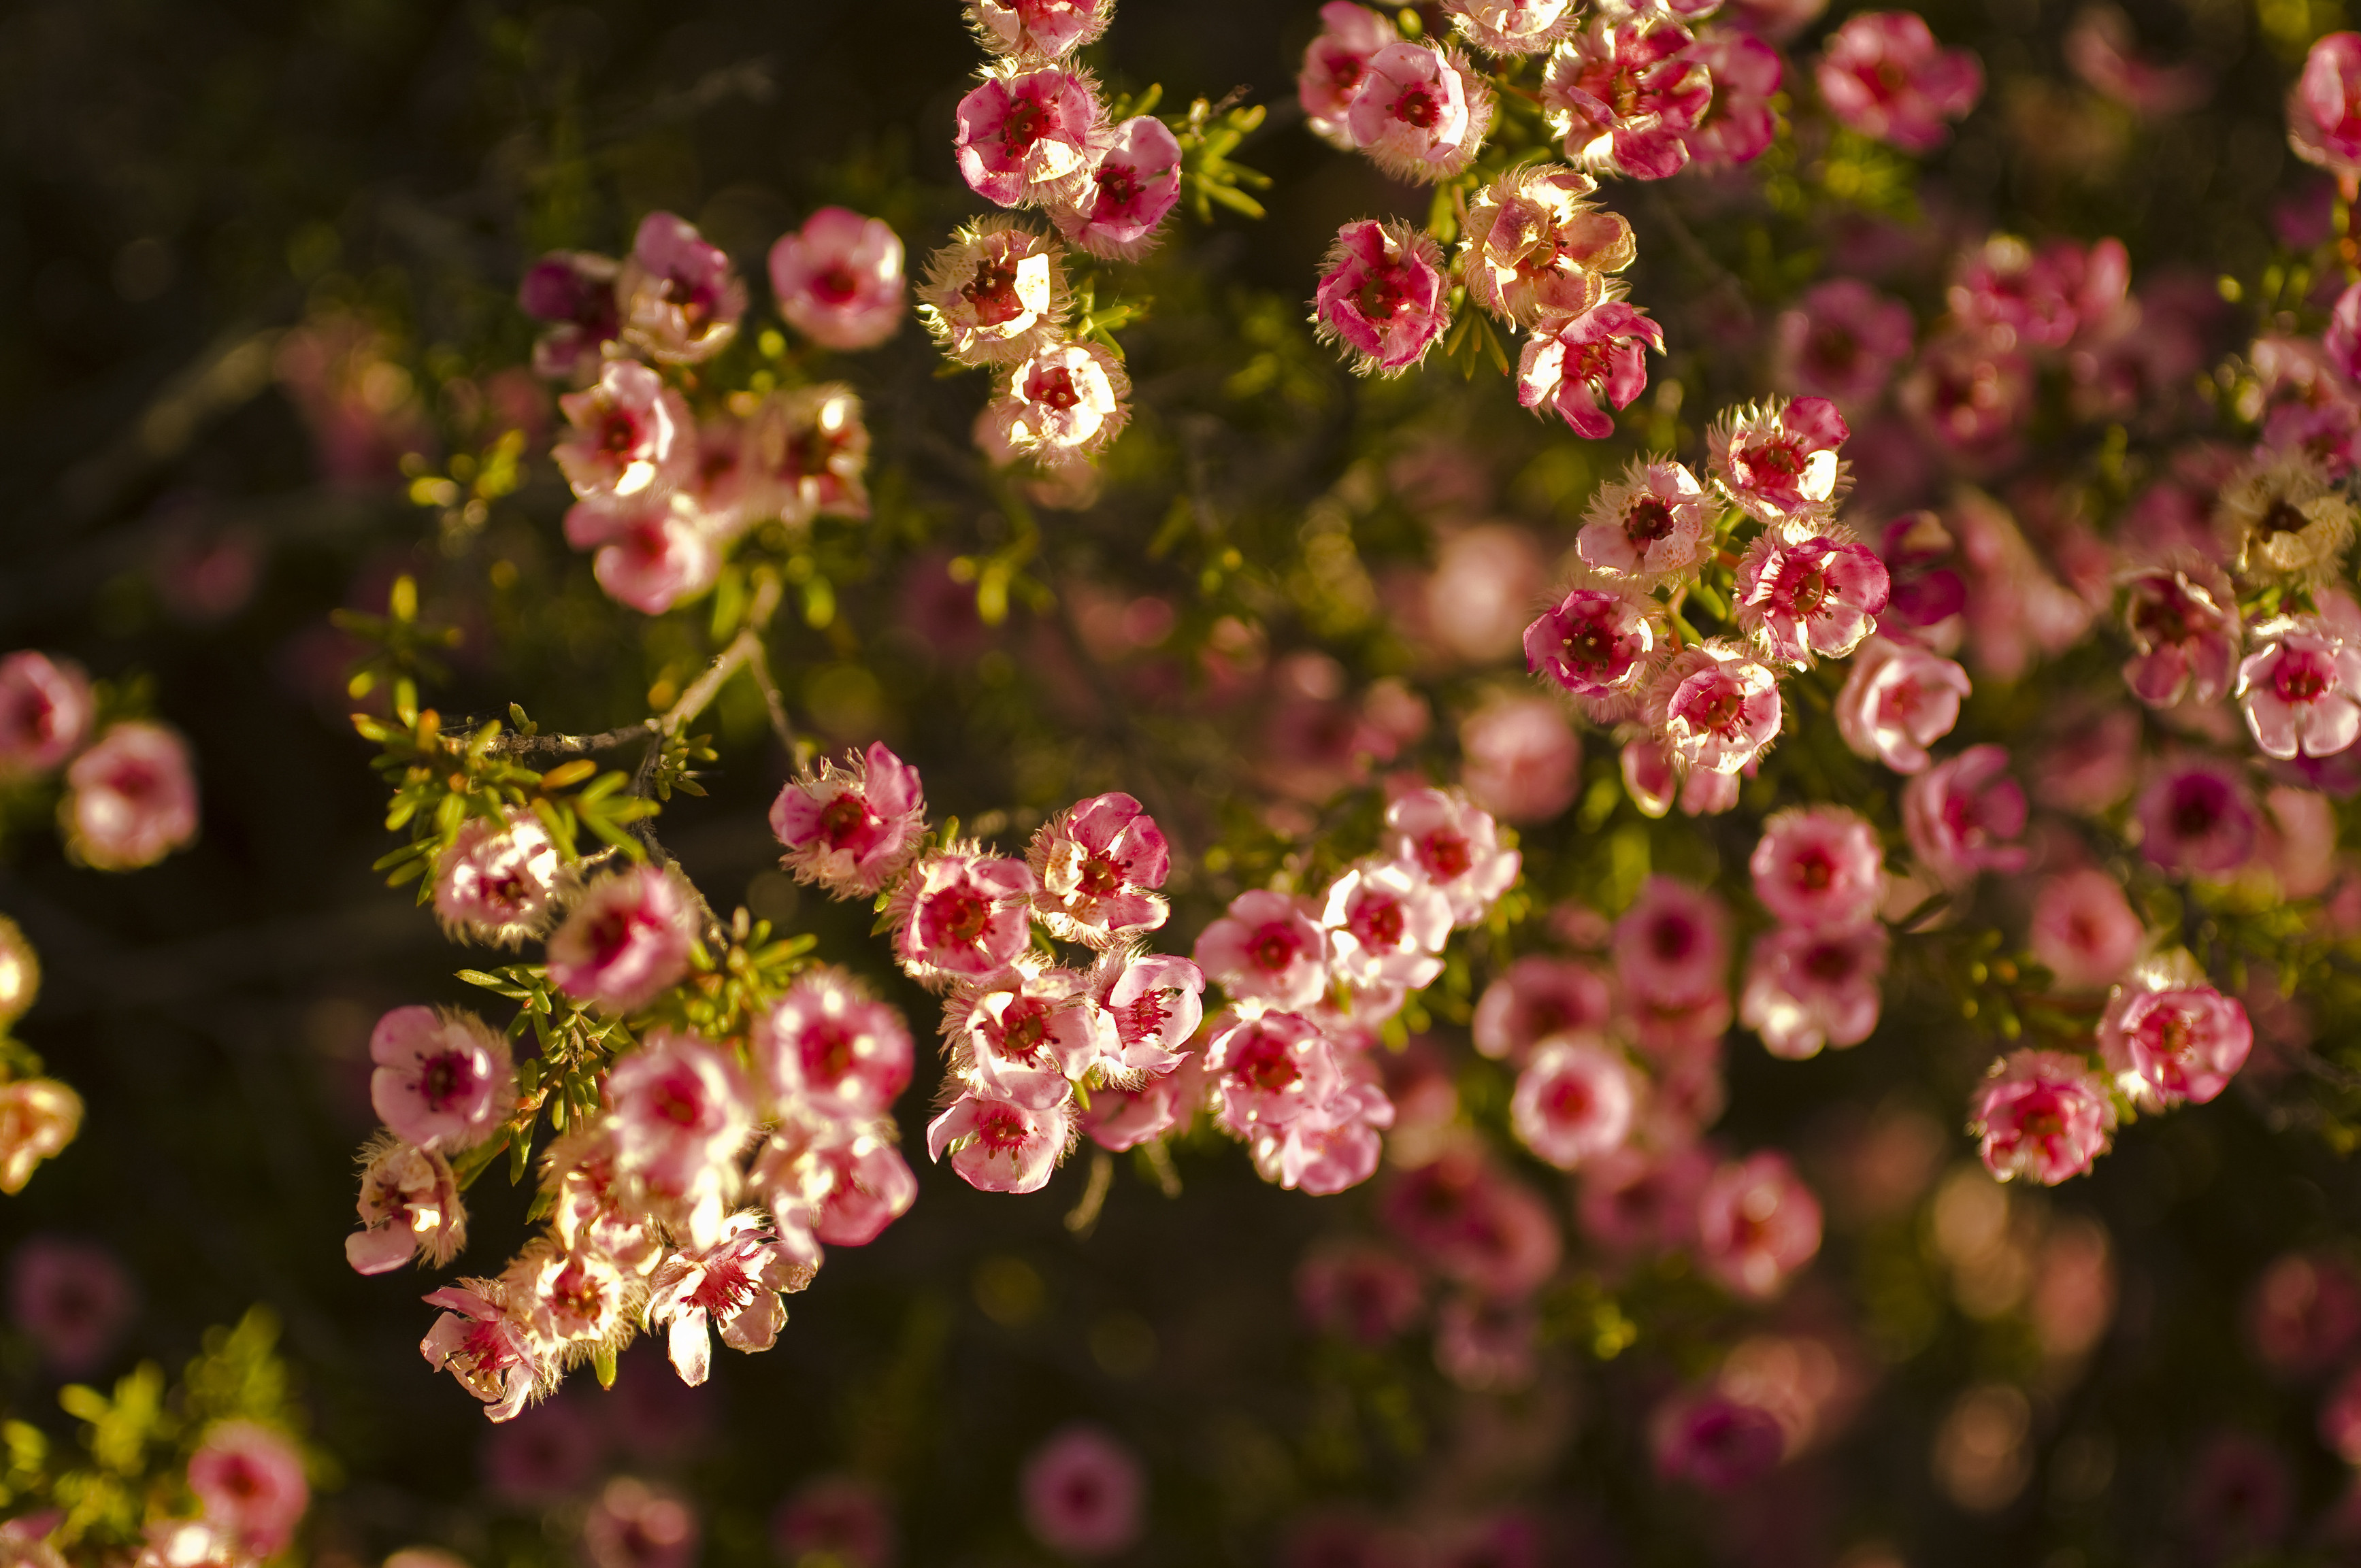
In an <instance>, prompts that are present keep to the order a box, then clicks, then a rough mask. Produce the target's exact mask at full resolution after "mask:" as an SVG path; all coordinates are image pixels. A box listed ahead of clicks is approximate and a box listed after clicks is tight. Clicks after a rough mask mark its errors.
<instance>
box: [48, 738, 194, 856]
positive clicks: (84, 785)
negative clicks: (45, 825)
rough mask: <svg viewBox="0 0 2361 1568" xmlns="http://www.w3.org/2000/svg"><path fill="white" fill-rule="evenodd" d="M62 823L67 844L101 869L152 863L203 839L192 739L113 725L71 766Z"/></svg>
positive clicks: (60, 807)
mask: <svg viewBox="0 0 2361 1568" xmlns="http://www.w3.org/2000/svg"><path fill="white" fill-rule="evenodd" d="M58 825H59V827H60V829H61V830H62V831H63V832H64V834H65V839H66V849H67V850H68V852H69V853H71V855H72V856H73V857H74V858H75V859H77V860H79V861H82V863H83V864H84V865H87V866H93V867H95V868H96V869H98V870H100V871H106V872H124V871H137V870H138V869H139V868H140V867H142V866H152V865H154V864H155V863H156V862H157V861H160V860H162V859H163V858H164V857H165V856H167V855H169V854H170V853H171V852H172V851H173V850H178V849H181V848H182V847H183V846H185V845H187V844H188V843H190V842H191V841H192V839H195V838H196V836H197V781H196V775H195V770H194V768H193V767H192V764H191V762H190V760H189V745H188V742H187V741H185V740H182V739H181V736H180V732H179V731H177V730H174V729H168V728H166V727H165V726H163V725H161V724H150V723H148V722H145V721H144V720H132V721H129V722H126V723H122V724H114V725H110V726H108V727H107V729H106V732H105V733H104V735H101V736H100V737H99V738H98V743H97V744H96V745H94V746H93V747H91V749H90V750H89V751H84V752H83V753H82V755H81V756H79V757H76V758H75V759H74V760H73V764H72V765H71V767H69V768H67V769H66V794H65V798H64V799H62V800H60V802H59V803H58Z"/></svg>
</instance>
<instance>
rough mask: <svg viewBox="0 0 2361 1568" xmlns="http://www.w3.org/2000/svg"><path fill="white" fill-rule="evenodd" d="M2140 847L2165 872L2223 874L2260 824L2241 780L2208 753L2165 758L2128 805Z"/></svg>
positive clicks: (2249, 847) (2249, 849)
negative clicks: (2165, 763) (2171, 760)
mask: <svg viewBox="0 0 2361 1568" xmlns="http://www.w3.org/2000/svg"><path fill="white" fill-rule="evenodd" d="M2132 816H2133V818H2134V819H2135V820H2136V822H2137V823H2138V824H2139V828H2140V840H2139V846H2140V853H2141V854H2143V855H2145V856H2147V858H2148V860H2149V861H2152V862H2154V863H2155V864H2157V865H2158V866H2161V867H2162V868H2164V869H2165V870H2166V871H2168V872H2184V873H2188V874H2191V875H2195V876H2207V877H2221V876H2227V875H2229V874H2230V873H2231V872H2234V871H2236V870H2237V869H2238V868H2239V867H2240V866H2243V865H2245V864H2246V860H2247V857H2248V856H2250V855H2252V854H2253V853H2254V850H2255V840H2256V839H2257V835H2258V834H2259V833H2260V832H2261V828H2262V824H2261V821H2260V819H2259V818H2258V817H2257V815H2256V812H2255V800H2254V796H2253V795H2251V794H2250V793H2249V792H2248V791H2247V789H2246V782H2245V781H2244V780H2243V779H2241V778H2240V777H2239V776H2238V774H2237V773H2235V772H2234V771H2233V770H2232V769H2230V768H2229V767H2227V766H2226V765H2224V764H2223V763H2220V762H2213V761H2212V760H2210V759H2187V760H2183V761H2180V762H2174V763H2171V764H2169V765H2168V766H2166V767H2165V768H2164V769H2162V770H2161V771H2160V772H2158V774H2157V775H2156V777H2155V778H2154V779H2153V780H2151V781H2150V782H2149V784H2148V785H2147V788H2146V789H2144V790H2142V791H2141V792H2140V795H2139V799H2138V800H2137V801H2136V802H2135V803H2134V804H2133V806H2132Z"/></svg>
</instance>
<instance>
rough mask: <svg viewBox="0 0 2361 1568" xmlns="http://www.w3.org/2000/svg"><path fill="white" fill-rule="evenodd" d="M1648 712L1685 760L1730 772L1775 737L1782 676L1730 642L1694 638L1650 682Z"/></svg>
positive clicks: (1704, 768) (1698, 767)
mask: <svg viewBox="0 0 2361 1568" xmlns="http://www.w3.org/2000/svg"><path fill="white" fill-rule="evenodd" d="M1645 711H1646V716H1647V718H1648V720H1649V722H1650V724H1651V725H1653V727H1654V728H1655V729H1656V730H1657V731H1658V732H1659V733H1661V734H1662V735H1663V736H1664V743H1665V745H1666V747H1667V748H1668V749H1669V750H1670V751H1671V752H1672V754H1673V755H1674V756H1675V758H1677V759H1678V760H1679V761H1680V762H1682V763H1684V764H1685V765H1686V766H1687V767H1689V768H1691V769H1694V770H1697V771H1699V772H1704V773H1737V772H1738V771H1739V770H1740V769H1741V768H1743V767H1745V766H1746V765H1747V764H1749V763H1750V762H1753V761H1754V760H1755V759H1756V758H1757V757H1759V756H1761V755H1762V754H1763V748H1765V747H1767V746H1768V745H1770V744H1771V742H1772V741H1773V740H1776V739H1777V738H1778V735H1779V726H1780V722H1781V718H1782V715H1781V710H1780V706H1779V677H1778V676H1777V675H1776V674H1773V673H1772V670H1771V668H1770V666H1769V665H1767V664H1764V663H1763V662H1762V661H1761V660H1759V659H1756V658H1755V657H1754V656H1753V655H1752V654H1750V653H1748V652H1745V651H1743V650H1742V649H1741V648H1739V647H1738V646H1737V645H1736V644H1734V643H1730V642H1727V641H1721V640H1720V639H1719V638H1717V639H1715V640H1713V641H1707V642H1697V643H1692V644H1690V645H1689V646H1688V647H1686V648H1684V649H1682V650H1681V651H1680V652H1677V653H1675V654H1674V655H1673V657H1672V659H1671V661H1670V662H1669V663H1666V664H1665V665H1664V669H1663V670H1662V671H1660V672H1659V673H1658V674H1656V676H1655V678H1654V679H1653V681H1652V682H1651V683H1650V685H1649V687H1648V694H1647V700H1646V705H1645Z"/></svg>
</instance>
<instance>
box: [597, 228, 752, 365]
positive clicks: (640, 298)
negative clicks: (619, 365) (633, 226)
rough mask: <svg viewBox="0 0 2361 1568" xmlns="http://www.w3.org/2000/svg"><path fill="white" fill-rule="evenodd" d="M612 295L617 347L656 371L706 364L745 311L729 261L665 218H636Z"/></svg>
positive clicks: (731, 334) (743, 294) (740, 286)
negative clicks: (649, 361) (627, 348)
mask: <svg viewBox="0 0 2361 1568" xmlns="http://www.w3.org/2000/svg"><path fill="white" fill-rule="evenodd" d="M615 297H616V299H617V300H619V301H620V302H621V310H622V338H623V341H624V342H626V343H628V344H630V345H632V346H633V347H635V348H638V349H640V350H642V352H644V353H645V354H647V355H648V356H649V357H651V358H653V359H654V360H656V361H657V362H658V363H659V364H664V365H694V364H697V363H698V362H699V361H701V360H706V359H710V358H712V357H713V356H715V355H717V354H719V353H720V352H721V351H722V350H723V349H725V348H727V347H729V346H730V339H731V338H733V337H735V336H737V335H738V322H739V318H741V316H743V315H744V314H745V313H746V285H745V284H744V283H742V282H741V281H740V280H739V278H738V273H737V270H736V269H734V268H732V267H731V266H730V258H729V257H728V256H726V255H724V254H723V253H722V251H721V250H720V248H719V247H716V246H714V245H711V244H708V242H707V240H706V238H705V236H702V235H700V234H698V233H697V230H696V229H695V228H694V227H693V226H692V225H688V224H686V223H684V222H682V221H681V220H680V219H679V218H676V217H675V216H674V215H673V214H670V213H650V214H648V215H647V216H646V217H644V218H642V219H641V220H640V228H639V233H638V234H637V235H635V236H633V237H632V240H631V255H629V256H627V257H625V258H623V270H622V275H621V276H620V277H619V278H617V279H616V280H615Z"/></svg>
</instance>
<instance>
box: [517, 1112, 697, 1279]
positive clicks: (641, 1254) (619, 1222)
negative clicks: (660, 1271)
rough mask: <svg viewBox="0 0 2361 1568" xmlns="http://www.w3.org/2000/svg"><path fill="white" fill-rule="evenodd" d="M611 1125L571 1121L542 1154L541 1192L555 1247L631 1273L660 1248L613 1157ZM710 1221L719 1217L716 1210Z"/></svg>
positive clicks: (649, 1218) (642, 1269)
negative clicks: (584, 1253)
mask: <svg viewBox="0 0 2361 1568" xmlns="http://www.w3.org/2000/svg"><path fill="white" fill-rule="evenodd" d="M615 1131H616V1130H615V1124H614V1122H613V1121H612V1119H610V1118H601V1119H599V1120H597V1121H594V1122H590V1123H588V1124H580V1123H577V1124H575V1125H574V1126H573V1127H572V1128H571V1129H570V1130H569V1131H568V1132H567V1133H566V1135H565V1136H563V1137H561V1138H559V1139H557V1140H556V1141H555V1142H554V1143H552V1144H551V1145H550V1146H549V1148H548V1150H547V1152H546V1153H545V1154H544V1156H543V1157H542V1182H541V1190H542V1193H543V1196H544V1201H546V1202H547V1204H548V1205H549V1210H550V1216H549V1228H550V1233H551V1234H553V1235H555V1237H556V1238H557V1241H558V1245H560V1246H564V1247H566V1248H569V1249H572V1250H576V1251H587V1252H595V1253H598V1254H599V1255H601V1256H604V1257H607V1258H609V1259H611V1260H612V1261H613V1262H615V1263H616V1264H618V1265H620V1266H622V1267H625V1268H628V1269H630V1270H631V1271H632V1272H633V1273H635V1274H644V1273H646V1272H647V1271H648V1270H649V1269H651V1268H653V1267H654V1266H655V1265H656V1260H657V1258H658V1257H659V1256H660V1255H662V1253H663V1251H664V1245H663V1241H662V1238H661V1236H660V1234H659V1232H658V1229H657V1226H656V1223H655V1219H654V1216H653V1214H651V1213H650V1212H649V1211H648V1208H647V1205H646V1204H644V1203H643V1202H642V1201H640V1199H641V1197H642V1194H639V1193H637V1192H635V1191H632V1190H630V1187H631V1183H630V1182H629V1181H628V1180H627V1179H626V1173H625V1172H624V1171H623V1170H621V1169H620V1167H619V1165H618V1163H617V1158H616V1150H615V1145H616V1136H615ZM715 1218H716V1221H717V1223H718V1221H719V1214H718V1213H717V1214H716V1216H715Z"/></svg>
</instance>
